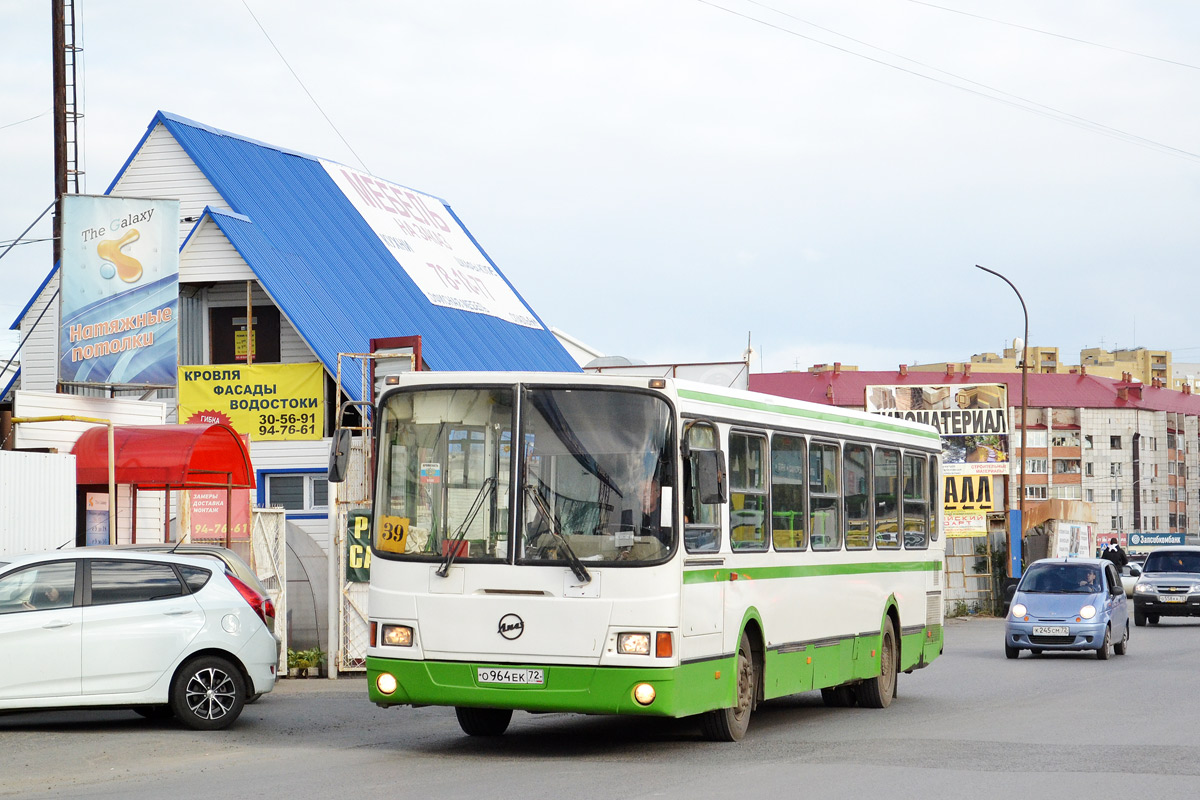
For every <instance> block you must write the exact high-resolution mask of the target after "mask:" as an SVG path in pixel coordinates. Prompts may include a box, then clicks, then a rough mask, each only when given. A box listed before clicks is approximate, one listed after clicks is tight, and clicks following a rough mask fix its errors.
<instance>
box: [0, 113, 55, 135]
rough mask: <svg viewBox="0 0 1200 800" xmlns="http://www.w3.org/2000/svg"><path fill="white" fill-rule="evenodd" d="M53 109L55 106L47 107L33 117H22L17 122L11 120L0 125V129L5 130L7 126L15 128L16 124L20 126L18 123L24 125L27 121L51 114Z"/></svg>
mask: <svg viewBox="0 0 1200 800" xmlns="http://www.w3.org/2000/svg"><path fill="white" fill-rule="evenodd" d="M53 110H54V109H53V108H47V109H46V110H45V111H43V112H42V113H40V114H36V115H34V116H32V117H29V118H27V119H20V120H17V121H16V122H10V123H8V124H7V125H0V131H2V130H4V129H5V128H15V127H16V126H18V125H24V124H25V123H26V122H33V121H34V120H35V119H41V118H42V117H44V116H46V115H47V114H49V113H50V112H51V111H53Z"/></svg>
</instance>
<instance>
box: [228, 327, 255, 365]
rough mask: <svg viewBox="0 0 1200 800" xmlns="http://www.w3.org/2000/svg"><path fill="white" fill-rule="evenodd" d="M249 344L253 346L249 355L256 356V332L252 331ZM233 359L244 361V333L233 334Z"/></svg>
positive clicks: (243, 331)
mask: <svg viewBox="0 0 1200 800" xmlns="http://www.w3.org/2000/svg"><path fill="white" fill-rule="evenodd" d="M250 342H251V343H252V344H253V345H254V347H253V352H252V353H251V355H254V356H257V355H258V331H253V332H252V333H251V336H250ZM233 357H234V358H235V359H236V360H238V361H245V360H246V331H245V330H244V329H243V330H240V331H234V332H233Z"/></svg>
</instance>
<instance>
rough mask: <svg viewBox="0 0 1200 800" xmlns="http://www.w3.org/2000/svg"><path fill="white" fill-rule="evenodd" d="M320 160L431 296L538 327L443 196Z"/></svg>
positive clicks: (438, 301)
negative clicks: (415, 189)
mask: <svg viewBox="0 0 1200 800" xmlns="http://www.w3.org/2000/svg"><path fill="white" fill-rule="evenodd" d="M321 166H323V167H324V168H325V171H326V172H327V173H329V177H330V178H332V179H333V182H334V183H336V184H337V186H338V188H339V189H341V190H342V194H344V195H345V196H346V199H347V200H349V201H350V203H351V205H353V206H354V208H355V210H356V211H358V213H359V214H360V215H361V216H362V218H363V219H364V220H365V221H366V223H367V225H369V226H370V228H371V230H372V231H374V232H375V235H376V236H378V237H379V241H380V242H382V243H383V245H384V246H385V247H386V248H387V250H388V252H389V253H391V255H392V258H394V259H395V260H396V263H397V264H399V265H400V267H401V268H402V269H403V270H404V271H405V272H406V273H407V274H408V276H409V277H410V278H412V280H413V282H414V283H416V285H417V287H418V288H419V289H420V290H421V291H422V292H423V293H424V294H425V296H426V297H427V298H429V302H431V303H433V304H434V305H437V306H444V307H446V308H457V309H459V310H461V311H470V312H473V313H476V314H487V315H488V316H491V317H497V318H498V319H502V320H506V321H508V322H511V323H513V324H514V325H522V326H524V327H526V328H537V329H539V330H540V329H541V328H542V326H541V325H540V324H539V323H538V321H537V319H536V318H534V316H533V314H532V313H530V311H529V309H528V308H526V307H525V304H524V303H522V302H521V299H520V298H519V297H517V294H516V292H514V291H513V290H512V287H511V286H509V285H508V282H507V281H506V280H504V278H503V277H502V276H501V275H500V273H498V272H497V271H496V269H495V268H494V267H493V266H492V265H491V262H489V261H488V259H487V257H486V256H484V254H483V252H482V251H481V250H480V249H479V246H478V245H476V244H475V242H474V240H472V239H471V237H470V236H469V235H468V234H467V232H466V231H465V230H464V229H463V227H462V225H461V224H459V222H458V220H456V219H455V218H454V217H453V216H451V214H450V211H449V210H448V209H447V208H446V206H445V204H444V203H443V202H442V201H441V200H439V199H437V198H436V197H433V196H431V195H427V194H422V193H421V192H416V191H413V190H412V189H408V188H405V187H403V186H399V185H398V184H395V183H389V182H388V181H385V180H380V179H379V178H376V177H374V176H372V175H368V174H367V173H365V172H359V171H358V170H356V169H353V168H351V167H347V166H344V165H342V164H335V163H332V162H329V161H322V162H321Z"/></svg>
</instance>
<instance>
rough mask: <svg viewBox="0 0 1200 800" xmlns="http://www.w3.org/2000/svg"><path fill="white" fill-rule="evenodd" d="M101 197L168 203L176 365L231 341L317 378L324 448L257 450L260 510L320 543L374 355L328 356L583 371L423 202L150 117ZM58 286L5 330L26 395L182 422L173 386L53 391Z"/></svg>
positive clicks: (299, 159)
mask: <svg viewBox="0 0 1200 800" xmlns="http://www.w3.org/2000/svg"><path fill="white" fill-rule="evenodd" d="M105 194H107V195H116V196H122V197H129V198H134V197H136V198H154V199H171V200H178V202H179V216H180V220H179V241H180V242H182V244H181V247H180V251H179V305H178V351H179V356H178V363H179V366H181V367H183V366H191V365H215V364H233V363H237V359H238V358H241V359H243V360H244V358H245V355H244V352H245V351H244V349H243V350H242V351H241V355H240V356H239V355H238V354H237V347H238V346H240V347H242V348H245V347H247V346H249V347H252V348H253V353H254V355H253V360H254V361H255V362H256V363H264V362H278V363H283V364H289V363H295V364H301V363H319V364H320V365H321V367H322V368H323V371H324V373H325V383H326V389H325V394H326V396H325V409H326V412H325V414H324V417H325V419H324V420H322V426H323V431H322V433H323V434H324V437H323V438H318V439H315V440H314V439H311V438H310V439H307V440H304V441H257V440H255V439H254V437H253V435H252V441H251V455H252V458H253V461H254V465H255V468H256V470H257V472H258V481H257V484H258V489H257V491H258V500H259V502H260V503H261V504H264V505H267V504H278V503H279V502H280V501H283V500H284V499H285V497H286V500H287V504H288V505H289V507H290V508H289V514H288V519H289V521H291V522H294V523H295V524H297V525H300V526H302V527H304V528H305V529H307V530H308V531H309V532H310V533H311V534H312V535H313V537H314V538H315V539H317V540H318V541H319V542H320V543H321V544H322V545H325V544H326V540H327V537H328V521H327V520H328V501H327V499H326V495H325V490H324V488H322V487H321V485H320V484H321V483H322V480H323V479H322V476H323V474H324V471H325V468H326V466H327V463H328V462H327V459H328V453H329V439H328V435H329V434H330V433H331V429H332V427H333V426H334V424H335V419H336V413H337V412H336V409H337V408H338V405H339V402H340V401H345V400H351V401H360V400H369V399H370V397H363V395H364V394H367V393H369V389H367V388H366V387H368V386H369V385H370V384H369V383H368V382H367V380H365V377H364V376H366V375H367V374H368V372H369V369H368V368H367V367H365V366H364V364H365V363H366V361H367V360H366V359H349V360H347V358H346V357H345V356H344V355H343V356H342V357H341V358H339V354H366V353H371V352H373V351H374V350H376V349H378V348H380V347H384V348H387V349H388V350H391V351H397V350H398V351H400V352H403V353H406V354H409V355H411V357H412V358H413V359H416V360H417V363H415V364H413V366H415V367H416V368H418V369H432V370H439V371H440V370H501V371H511V370H530V371H578V370H579V367H578V365H577V363H576V362H575V360H574V359H573V358H572V357H571V355H570V354H569V353H568V352H567V351H566V350H565V349H564V347H563V346H562V345H561V344H560V343H559V340H558V339H557V338H556V337H555V335H554V334H553V333H552V332H551V330H550V329H549V328H548V327H547V326H546V325H545V324H543V322H542V320H541V318H540V317H539V316H538V315H537V313H536V312H535V311H534V310H533V309H532V308H531V307H529V305H528V304H527V303H526V302H525V301H524V300H523V299H522V298H521V297H520V295H519V294H518V293H517V291H516V289H515V287H513V285H512V284H511V283H510V282H509V281H508V279H507V278H506V277H505V276H504V274H503V273H502V272H501V271H500V270H499V269H498V268H497V267H496V265H495V264H494V263H493V262H492V260H491V258H490V257H488V256H487V254H486V252H485V251H484V250H483V248H482V246H481V245H480V244H479V243H478V242H477V241H476V240H475V238H474V237H473V236H472V235H471V233H470V231H468V230H467V228H466V227H465V226H464V225H463V224H462V222H461V220H459V218H458V216H457V215H456V214H455V213H454V211H453V210H452V209H451V208H450V206H449V205H448V204H447V203H446V202H445V201H443V200H440V199H438V198H436V197H434V196H432V195H428V194H425V193H422V192H419V191H417V190H414V189H411V188H408V187H405V186H402V185H400V184H395V183H391V182H389V181H385V180H382V179H380V178H377V177H376V176H373V175H369V174H367V173H365V172H362V171H360V170H357V169H354V168H352V167H348V166H346V165H343V164H338V163H335V162H331V161H326V160H324V159H320V158H317V157H314V156H310V155H305V154H303V153H298V152H295V151H292V150H288V149H286V148H283V147H278V146H275V145H270V144H266V143H263V142H259V141H254V140H252V139H248V138H246V137H244V136H239V135H237V134H234V133H229V132H227V131H222V130H217V129H215V128H212V127H209V126H207V125H204V124H201V123H199V122H195V121H192V120H189V119H185V118H183V117H180V116H177V115H174V114H169V113H166V112H159V113H158V114H156V115H155V116H154V118H153V119H152V120H151V122H150V124H149V126H148V127H147V130H146V133H145V135H144V136H143V137H142V138H141V140H140V141H139V142H138V143H137V145H136V146H135V147H134V148H133V152H132V154H131V155H130V156H129V158H128V160H127V161H126V162H125V164H124V165H123V166H122V168H121V170H120V171H119V173H118V175H117V176H116V178H115V179H114V180H113V181H112V183H111V185H110V186H109V187H108V189H107V190H106V192H105ZM58 290H59V280H58V273H57V266H56V268H55V270H52V271H51V273H50V274H49V275H48V276H47V278H46V280H45V281H44V282H43V284H42V286H41V287H39V289H38V291H37V292H36V293H35V294H34V296H33V297H32V298H30V300H29V303H28V304H27V305H26V307H25V309H24V310H23V311H22V312H21V314H20V315H19V316H18V318H17V320H16V321H15V322H14V323H13V326H12V327H13V328H14V329H17V328H19V329H20V331H21V336H22V340H23V342H24V344H23V345H22V349H21V370H20V376H19V388H20V390H21V391H22V392H30V393H54V392H66V393H68V394H74V395H81V396H93V397H95V396H105V397H114V396H115V397H129V396H131V395H132V396H133V397H137V398H140V399H144V400H151V401H155V400H156V401H158V402H161V403H165V404H167V406H168V411H167V419H168V421H176V420H175V418H174V411H173V408H174V405H175V391H174V389H171V388H168V389H157V390H153V389H152V390H151V391H149V392H147V391H145V389H144V388H139V389H138V390H137V391H136V392H130V391H129V390H128V387H126V389H125V390H122V389H121V388H120V387H108V388H97V387H85V386H65V387H64V386H60V385H59V384H58V380H59V378H58V373H57V364H58V358H59V354H58V348H59V331H58V328H59V312H58V303H57V296H58ZM248 308H252V313H251V314H250V319H249V322H250V324H251V326H252V328H253V330H252V333H246V326H247V321H248V320H247V309H248ZM239 332H240V335H241V339H240V345H239V344H236V343H237V342H238V341H239V340H238V334H239ZM247 341H250V342H252V344H250V345H247V344H246V342H247ZM406 361H407V359H406ZM395 364H396V362H392V367H390V368H394V366H395ZM405 368H407V366H405ZM339 374H340V377H341V391H340V392H335V390H334V382H335V381H336V380H337V378H338V376H339ZM297 478H299V479H300V483H299V484H298V483H297V482H296V480H297ZM276 487H277V488H278V491H273V490H274V489H275V488H276ZM298 487H299V488H300V489H302V491H297V489H298ZM285 490H286V492H287V493H288V494H287V495H285V493H284V492H285ZM297 498H299V499H297Z"/></svg>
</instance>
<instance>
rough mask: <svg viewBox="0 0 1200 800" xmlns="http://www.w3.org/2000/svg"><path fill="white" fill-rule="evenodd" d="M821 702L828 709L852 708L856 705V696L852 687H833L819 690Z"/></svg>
mask: <svg viewBox="0 0 1200 800" xmlns="http://www.w3.org/2000/svg"><path fill="white" fill-rule="evenodd" d="M821 702H823V703H824V704H825V705H826V706H828V707H829V708H853V707H854V706H855V705H857V704H858V695H857V693H855V691H854V687H853V686H834V687H832V688H829V689H822V690H821Z"/></svg>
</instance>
